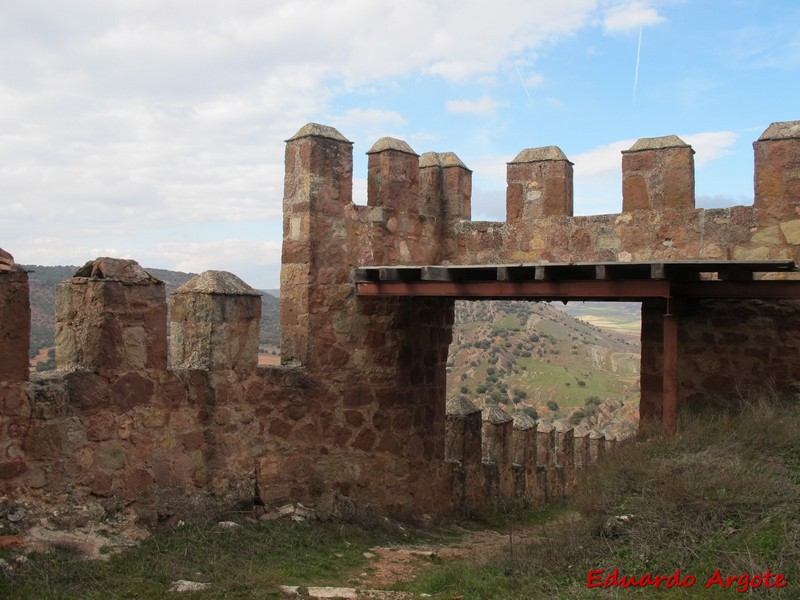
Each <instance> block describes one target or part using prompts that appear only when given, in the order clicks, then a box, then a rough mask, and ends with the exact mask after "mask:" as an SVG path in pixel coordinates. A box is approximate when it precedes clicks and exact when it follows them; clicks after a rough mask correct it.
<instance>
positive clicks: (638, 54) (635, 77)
mask: <svg viewBox="0 0 800 600" xmlns="http://www.w3.org/2000/svg"><path fill="white" fill-rule="evenodd" d="M642 29H643V28H642V27H639V46H638V47H637V48H636V71H635V72H634V74H633V104H634V106H635V105H636V88H637V87H638V86H639V59H640V58H641V56H642Z"/></svg>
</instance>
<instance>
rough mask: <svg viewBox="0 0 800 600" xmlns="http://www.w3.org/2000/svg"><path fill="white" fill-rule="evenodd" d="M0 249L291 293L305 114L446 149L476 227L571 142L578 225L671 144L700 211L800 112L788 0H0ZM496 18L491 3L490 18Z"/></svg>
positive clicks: (612, 208) (796, 19)
mask: <svg viewBox="0 0 800 600" xmlns="http://www.w3.org/2000/svg"><path fill="white" fill-rule="evenodd" d="M0 1H1V2H2V10H0V198H2V217H0V247H2V248H4V249H6V250H7V251H9V252H11V253H12V254H13V255H14V257H15V259H16V261H17V262H19V263H22V264H43V265H56V264H83V263H84V262H86V261H87V260H91V259H93V258H95V257H97V256H115V257H124V258H133V259H135V260H137V261H138V262H139V263H140V264H142V265H143V266H149V267H161V268H169V269H177V270H182V271H195V272H199V271H202V270H205V269H223V270H228V271H233V272H234V273H237V274H238V275H240V276H241V277H243V278H244V279H245V280H246V281H247V282H248V283H250V284H251V285H254V286H256V287H260V288H269V287H277V285H278V280H279V279H278V273H279V268H280V240H281V218H280V217H281V215H280V213H281V198H282V192H283V190H282V187H283V181H282V178H283V151H284V140H285V139H287V138H288V137H290V136H291V135H292V134H294V133H295V132H296V131H297V130H298V129H299V128H300V127H301V126H302V125H304V124H305V123H308V122H312V121H313V122H318V123H324V124H327V125H332V126H334V127H336V128H337V129H338V130H339V131H341V132H342V134H344V135H345V136H346V137H347V138H348V139H350V140H352V141H353V142H355V157H356V158H355V172H356V182H355V199H356V202H359V203H365V202H366V191H365V188H366V186H365V183H364V181H363V178H364V177H365V176H366V158H365V156H364V153H365V152H366V151H367V150H368V149H369V147H370V146H371V145H372V143H373V142H374V141H375V140H376V139H378V138H379V137H381V136H384V135H389V136H393V137H398V138H401V139H403V140H405V141H407V142H408V143H409V144H410V145H411V147H412V148H414V150H416V151H417V152H418V153H420V154H421V153H422V152H427V151H439V152H443V151H453V152H455V153H456V154H458V155H459V157H460V158H461V159H462V160H463V161H464V163H466V165H467V166H468V167H470V168H471V169H473V171H474V175H473V188H474V192H473V218H474V219H496V220H502V219H504V212H505V200H504V194H505V189H504V188H505V163H506V162H507V161H509V160H511V159H513V158H514V156H516V154H517V153H518V152H519V151H520V150H522V149H524V148H530V147H537V146H545V145H551V144H553V145H557V146H559V147H561V149H562V150H563V151H564V152H565V153H566V154H567V156H568V157H569V158H570V160H572V161H573V162H574V163H575V178H576V183H575V213H576V214H599V213H610V212H618V211H619V210H620V206H621V191H620V189H621V183H620V181H621V176H620V161H621V159H620V150H623V149H626V148H628V147H630V146H631V145H632V143H633V142H634V141H635V140H636V139H637V138H639V137H651V136H659V135H668V134H677V135H679V136H681V137H682V138H683V139H684V140H685V141H687V142H688V143H690V144H692V145H693V147H694V149H695V150H696V152H697V154H696V156H695V160H696V168H697V172H696V177H697V196H698V205H699V206H704V207H718V206H728V205H732V204H750V203H752V195H753V191H752V188H753V184H752V142H753V141H754V140H755V139H757V138H758V136H759V135H760V133H761V132H762V131H763V130H764V129H765V128H766V127H767V126H768V125H769V124H770V123H771V122H773V121H788V120H798V119H800V27H798V24H800V3H798V2H797V0H742V1H737V0H635V1H630V0H552V1H544V0H496V1H495V2H492V3H489V2H487V1H486V0H479V1H475V0H403V1H401V2H398V1H392V2H388V1H383V0H320V1H316V0H283V1H274V0H227V1H226V2H219V1H218V0H216V1H214V2H211V1H208V0H191V1H189V0H170V1H169V2H166V1H164V0H70V1H66V0H62V1H56V0H51V1H43V0H26V1H25V2H21V1H20V2H16V1H13V0H0ZM490 6H491V7H490Z"/></svg>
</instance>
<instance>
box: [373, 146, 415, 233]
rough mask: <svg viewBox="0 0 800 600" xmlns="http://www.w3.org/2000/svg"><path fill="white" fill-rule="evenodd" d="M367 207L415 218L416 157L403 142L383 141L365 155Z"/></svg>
mask: <svg viewBox="0 0 800 600" xmlns="http://www.w3.org/2000/svg"><path fill="white" fill-rule="evenodd" d="M367 156H368V164H367V205H368V206H381V207H383V208H388V209H391V210H393V211H394V212H395V215H396V216H398V217H399V215H406V214H408V215H416V214H418V213H419V212H420V204H419V155H418V154H417V153H416V152H414V150H412V149H411V146H409V145H408V144H407V143H406V142H404V141H403V140H398V139H395V138H390V137H383V138H381V139H379V140H378V141H377V142H375V143H374V144H373V145H372V148H370V149H369V150H368V151H367Z"/></svg>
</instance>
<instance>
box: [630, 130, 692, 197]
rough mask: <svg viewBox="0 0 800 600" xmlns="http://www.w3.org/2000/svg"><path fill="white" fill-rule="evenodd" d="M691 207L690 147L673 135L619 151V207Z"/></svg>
mask: <svg viewBox="0 0 800 600" xmlns="http://www.w3.org/2000/svg"><path fill="white" fill-rule="evenodd" d="M665 208H671V209H678V210H692V209H694V150H692V147H691V146H690V145H689V144H687V143H686V142H684V141H683V140H682V139H681V138H679V137H678V136H677V135H667V136H663V137H655V138H641V139H639V140H638V141H637V142H636V143H635V144H634V145H633V146H631V147H630V149H628V150H624V151H623V152H622V210H623V211H630V210H643V209H649V210H663V209H665Z"/></svg>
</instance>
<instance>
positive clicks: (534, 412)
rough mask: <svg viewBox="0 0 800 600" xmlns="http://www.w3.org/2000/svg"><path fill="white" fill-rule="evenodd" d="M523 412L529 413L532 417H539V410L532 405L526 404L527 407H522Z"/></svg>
mask: <svg viewBox="0 0 800 600" xmlns="http://www.w3.org/2000/svg"><path fill="white" fill-rule="evenodd" d="M522 412H524V413H525V414H526V415H528V416H529V417H530V418H531V419H538V418H539V412H538V411H537V410H536V409H535V408H533V407H532V406H526V407H525V408H523V409H522Z"/></svg>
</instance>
